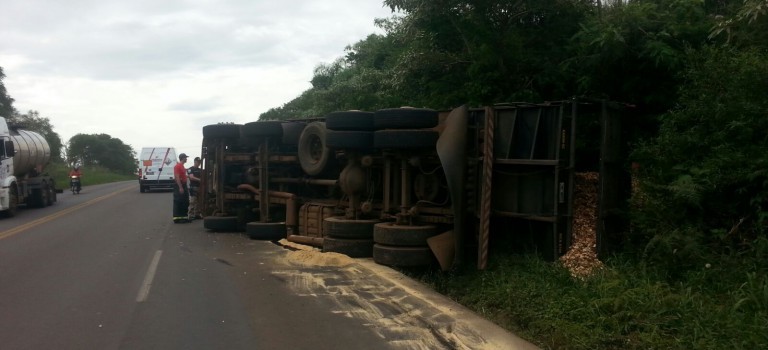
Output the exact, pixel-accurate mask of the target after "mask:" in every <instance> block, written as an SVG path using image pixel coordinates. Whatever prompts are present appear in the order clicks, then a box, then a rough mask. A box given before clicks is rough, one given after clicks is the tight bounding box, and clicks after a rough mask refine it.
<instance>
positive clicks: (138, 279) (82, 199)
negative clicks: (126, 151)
mask: <svg viewBox="0 0 768 350" xmlns="http://www.w3.org/2000/svg"><path fill="white" fill-rule="evenodd" d="M171 197H172V194H171V193H170V192H152V193H139V189H138V184H137V183H135V182H122V183H116V184H108V185H99V186H89V187H84V188H83V192H82V193H81V194H79V195H73V194H71V193H69V192H64V193H62V194H59V195H58V202H57V203H56V204H54V205H53V206H51V207H47V208H42V209H24V208H21V209H20V210H19V211H18V213H17V215H16V216H14V217H11V218H3V219H0V348H2V349H313V350H320V349H515V348H532V346H531V345H530V344H529V343H527V342H524V341H521V340H520V339H519V338H517V337H515V336H514V335H511V334H509V333H507V332H504V331H502V330H500V329H499V328H498V327H496V326H495V325H493V324H491V323H489V322H487V321H485V320H482V319H480V318H478V317H477V316H476V315H474V314H472V313H471V312H468V311H467V310H465V309H463V308H461V307H460V306H458V305H456V304H455V303H452V302H451V301H449V300H447V299H445V298H442V297H441V296H439V295H435V294H434V293H431V292H430V291H429V290H428V289H424V288H423V287H422V286H420V285H418V284H417V283H414V282H413V281H410V280H408V279H406V278H404V277H403V276H400V275H399V274H397V273H396V272H394V271H393V270H391V269H388V268H385V267H382V266H379V265H376V264H374V263H372V262H371V261H370V260H365V259H363V260H360V259H355V260H352V259H348V258H346V257H343V256H341V257H339V256H333V255H327V254H326V255H323V253H320V252H318V251H316V250H312V249H311V248H307V247H304V248H301V249H299V248H296V247H295V246H294V245H290V244H287V246H283V245H280V244H277V243H273V242H264V241H254V240H250V239H248V237H247V236H245V235H242V234H237V233H214V232H210V231H207V230H205V229H204V228H203V225H202V222H201V221H195V222H192V223H190V224H173V223H172V221H171V209H172V208H171V206H172V201H171V199H172V198H171ZM288 248H290V249H288Z"/></svg>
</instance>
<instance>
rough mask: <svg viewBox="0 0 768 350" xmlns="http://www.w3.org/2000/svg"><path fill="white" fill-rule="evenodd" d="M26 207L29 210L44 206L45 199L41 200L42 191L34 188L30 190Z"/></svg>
mask: <svg viewBox="0 0 768 350" xmlns="http://www.w3.org/2000/svg"><path fill="white" fill-rule="evenodd" d="M27 205H28V206H29V207H30V208H42V207H44V206H45V198H43V189H41V188H36V189H34V190H32V192H31V193H30V194H29V198H28V199H27Z"/></svg>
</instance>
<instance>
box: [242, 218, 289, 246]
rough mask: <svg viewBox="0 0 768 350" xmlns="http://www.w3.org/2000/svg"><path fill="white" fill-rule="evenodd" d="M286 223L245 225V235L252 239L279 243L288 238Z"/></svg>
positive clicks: (255, 222) (256, 222)
mask: <svg viewBox="0 0 768 350" xmlns="http://www.w3.org/2000/svg"><path fill="white" fill-rule="evenodd" d="M286 232H287V231H286V228H285V223H284V222H258V221H253V222H249V223H247V224H245V233H246V234H248V237H249V238H250V239H258V240H267V241H277V240H280V239H283V238H285V237H286Z"/></svg>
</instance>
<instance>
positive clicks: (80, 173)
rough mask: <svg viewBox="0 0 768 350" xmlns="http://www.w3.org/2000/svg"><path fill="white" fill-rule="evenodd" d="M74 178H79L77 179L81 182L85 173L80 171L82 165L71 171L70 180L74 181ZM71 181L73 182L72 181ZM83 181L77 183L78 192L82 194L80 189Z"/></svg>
mask: <svg viewBox="0 0 768 350" xmlns="http://www.w3.org/2000/svg"><path fill="white" fill-rule="evenodd" d="M73 176H77V179H78V180H80V178H81V177H82V176H83V173H82V172H81V171H80V165H75V166H74V167H72V170H70V171H69V178H70V179H72V177H73ZM70 181H71V180H70ZM81 183H82V181H77V191H78V192H80V189H81V188H80V187H81V185H80V184H81Z"/></svg>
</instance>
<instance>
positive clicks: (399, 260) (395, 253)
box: [373, 243, 437, 267]
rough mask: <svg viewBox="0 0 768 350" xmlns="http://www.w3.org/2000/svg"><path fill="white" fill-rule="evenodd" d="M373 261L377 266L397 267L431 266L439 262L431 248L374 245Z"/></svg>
mask: <svg viewBox="0 0 768 350" xmlns="http://www.w3.org/2000/svg"><path fill="white" fill-rule="evenodd" d="M373 261H374V262H376V263H377V264H381V265H387V266H397V267H417V266H429V265H433V264H435V263H436V262H437V258H435V255H434V254H432V250H431V249H429V247H427V246H425V247H394V246H388V245H383V244H378V243H376V244H374V245H373Z"/></svg>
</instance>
